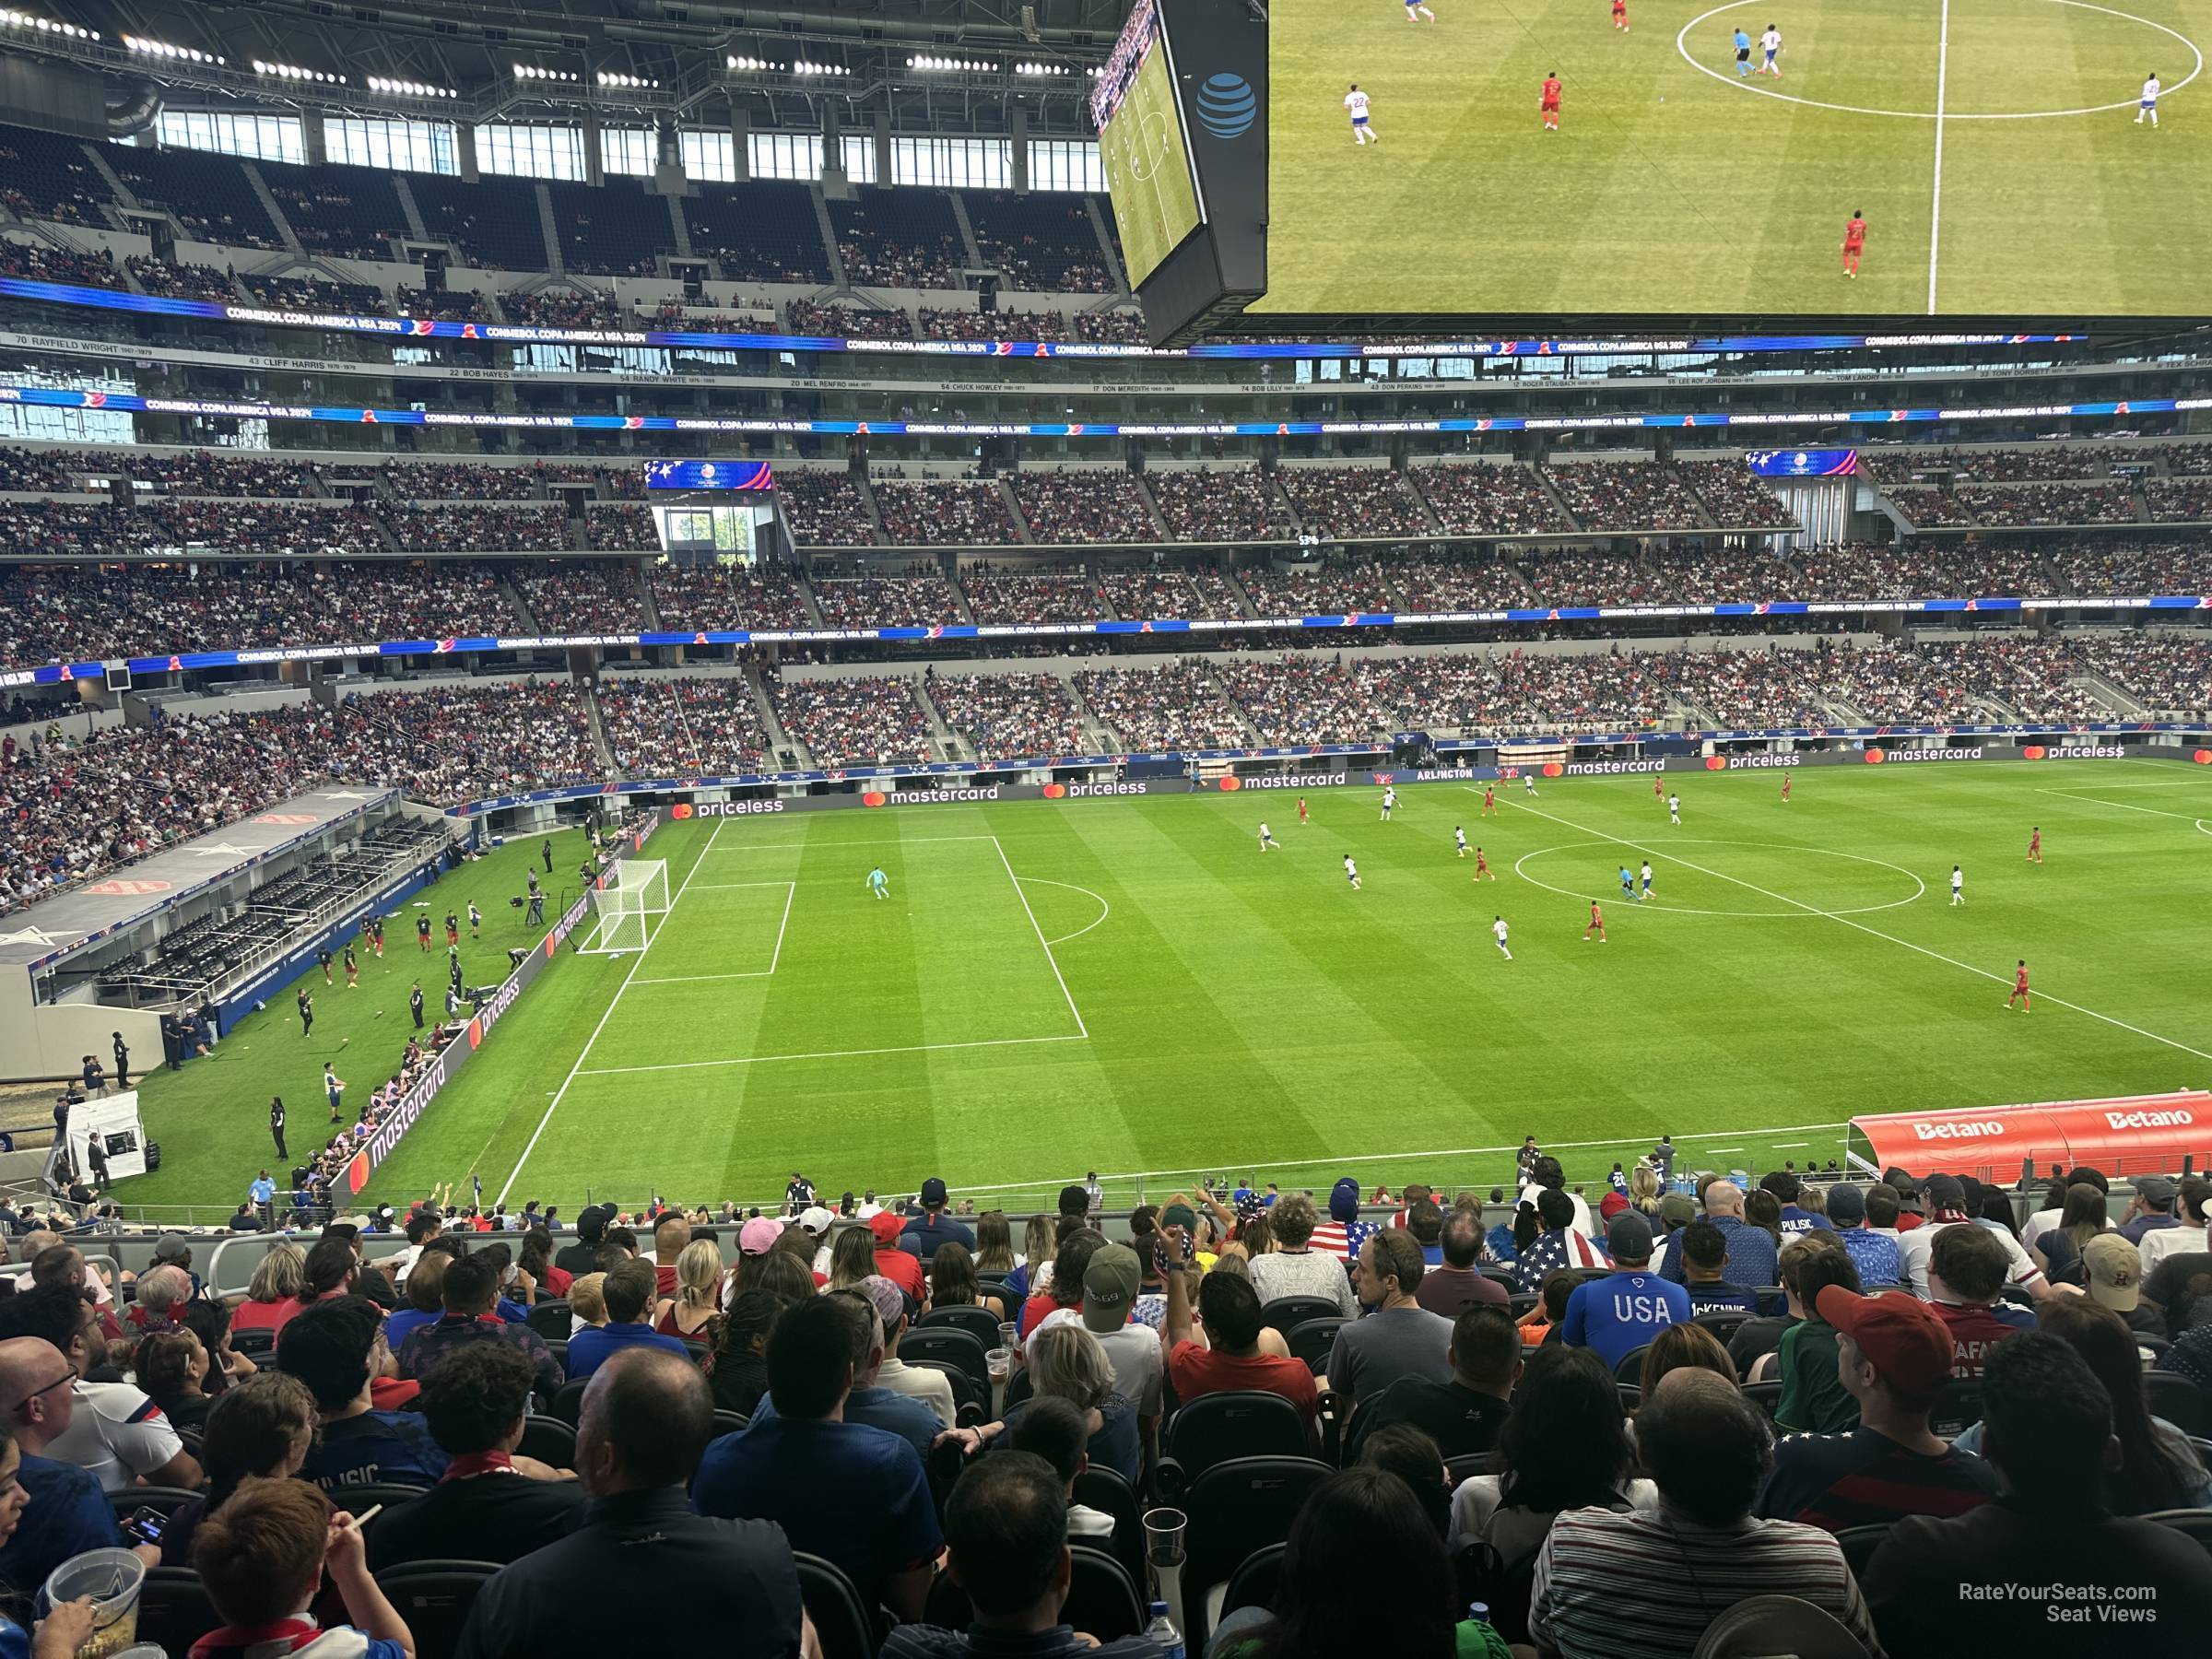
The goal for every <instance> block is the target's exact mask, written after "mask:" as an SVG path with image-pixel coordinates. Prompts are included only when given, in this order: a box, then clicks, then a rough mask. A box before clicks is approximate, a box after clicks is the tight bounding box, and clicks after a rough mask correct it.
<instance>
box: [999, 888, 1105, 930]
mask: <svg viewBox="0 0 2212 1659" xmlns="http://www.w3.org/2000/svg"><path fill="white" fill-rule="evenodd" d="M1015 879H1016V880H1017V881H1033V882H1035V883H1036V884H1037V885H1038V886H1040V887H1056V888H1066V889H1067V890H1068V891H1069V892H1071V893H1081V894H1082V895H1083V896H1084V897H1085V898H1087V899H1097V900H1099V915H1098V921H1095V922H1091V923H1089V924H1087V925H1085V926H1082V927H1078V928H1077V929H1076V931H1075V932H1074V933H1071V934H1062V935H1060V936H1059V937H1058V938H1056V939H1052V940H1048V941H1047V943H1049V944H1053V945H1065V944H1066V943H1067V942H1068V941H1069V940H1070V939H1079V938H1081V937H1082V936H1083V935H1085V934H1087V933H1088V932H1089V931H1090V930H1091V928H1093V927H1096V926H1097V925H1098V924H1099V923H1100V922H1103V921H1105V920H1106V918H1107V917H1108V916H1111V915H1112V914H1113V906H1112V905H1111V904H1109V903H1107V902H1106V900H1104V899H1103V898H1100V895H1098V894H1097V893H1094V892H1092V891H1091V890H1090V889H1089V888H1087V887H1077V885H1076V884H1075V883H1074V882H1072V881H1054V880H1053V878H1052V877H1049V876H1018V877H1015Z"/></svg>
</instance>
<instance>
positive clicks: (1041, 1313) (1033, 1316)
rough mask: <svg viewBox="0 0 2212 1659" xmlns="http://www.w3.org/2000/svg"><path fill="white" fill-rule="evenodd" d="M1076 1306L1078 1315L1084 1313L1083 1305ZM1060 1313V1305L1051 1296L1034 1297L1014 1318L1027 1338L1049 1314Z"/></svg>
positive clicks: (1079, 1303) (1022, 1305)
mask: <svg viewBox="0 0 2212 1659" xmlns="http://www.w3.org/2000/svg"><path fill="white" fill-rule="evenodd" d="M1074 1305H1075V1311H1076V1312H1077V1313H1080V1312H1083V1304H1082V1303H1081V1302H1077V1303H1075V1304H1074ZM1059 1311H1060V1304H1059V1303H1058V1302H1056V1301H1054V1300H1053V1299H1052V1298H1051V1297H1050V1296H1032V1297H1030V1300H1028V1301H1025V1302H1023V1303H1022V1304H1021V1312H1018V1313H1017V1314H1016V1315H1015V1316H1014V1318H1015V1322H1016V1324H1018V1325H1019V1326H1020V1327H1021V1334H1022V1335H1023V1336H1025V1337H1026V1336H1028V1335H1029V1334H1030V1332H1031V1331H1033V1330H1035V1329H1036V1328H1037V1326H1038V1324H1039V1323H1040V1322H1041V1321H1042V1320H1043V1319H1044V1318H1045V1316H1046V1315H1047V1314H1051V1313H1056V1312H1059Z"/></svg>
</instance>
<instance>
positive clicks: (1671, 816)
mask: <svg viewBox="0 0 2212 1659" xmlns="http://www.w3.org/2000/svg"><path fill="white" fill-rule="evenodd" d="M1666 821H1667V822H1668V823H1670V824H1678V823H1680V822H1681V821H1682V797H1681V796H1680V795H1678V794H1670V795H1668V796H1667V797H1666Z"/></svg>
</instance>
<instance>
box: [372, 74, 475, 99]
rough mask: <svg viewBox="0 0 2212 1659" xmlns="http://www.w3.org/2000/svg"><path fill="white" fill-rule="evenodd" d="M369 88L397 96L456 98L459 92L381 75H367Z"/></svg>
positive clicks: (449, 88)
mask: <svg viewBox="0 0 2212 1659" xmlns="http://www.w3.org/2000/svg"><path fill="white" fill-rule="evenodd" d="M369 90H370V91H371V92H387V93H390V94H392V95H393V96H394V97H399V98H458V97H460V96H461V94H460V93H458V92H456V91H454V90H453V88H451V87H432V86H426V85H425V84H424V83H423V82H421V81H411V80H386V79H385V78H384V77H383V76H381V75H372V76H370V77H369Z"/></svg>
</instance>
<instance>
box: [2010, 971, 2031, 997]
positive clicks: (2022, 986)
mask: <svg viewBox="0 0 2212 1659" xmlns="http://www.w3.org/2000/svg"><path fill="white" fill-rule="evenodd" d="M2012 984H2013V989H2014V990H2016V991H2025V990H2027V989H2028V970H2027V969H2025V968H2023V969H2021V970H2020V971H2018V973H2016V974H2014V975H2013V976H2012Z"/></svg>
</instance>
